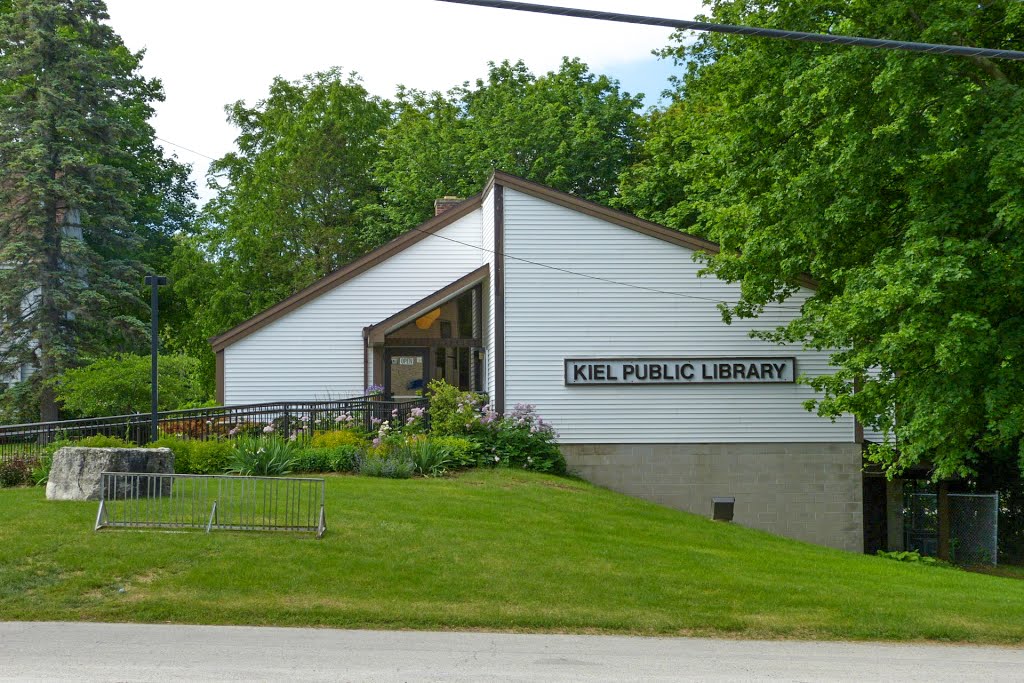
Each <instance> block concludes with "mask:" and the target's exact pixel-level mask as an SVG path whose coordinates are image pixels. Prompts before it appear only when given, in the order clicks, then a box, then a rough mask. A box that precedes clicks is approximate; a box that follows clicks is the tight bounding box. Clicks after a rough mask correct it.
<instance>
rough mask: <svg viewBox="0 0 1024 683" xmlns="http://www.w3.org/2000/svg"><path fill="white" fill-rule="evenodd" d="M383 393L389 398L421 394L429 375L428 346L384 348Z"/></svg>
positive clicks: (428, 380) (412, 396)
mask: <svg viewBox="0 0 1024 683" xmlns="http://www.w3.org/2000/svg"><path fill="white" fill-rule="evenodd" d="M384 369H385V372H384V395H385V396H387V397H389V398H396V399H401V398H415V397H417V396H422V395H423V391H424V390H425V389H426V388H427V384H428V383H429V382H430V380H431V379H432V378H431V376H430V349H429V348H385V350H384Z"/></svg>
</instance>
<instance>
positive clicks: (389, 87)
mask: <svg viewBox="0 0 1024 683" xmlns="http://www.w3.org/2000/svg"><path fill="white" fill-rule="evenodd" d="M538 4H552V5H561V6H565V7H583V8H589V9H599V10H613V11H619V12H628V13H631V14H648V15H655V16H662V17H672V18H677V19H692V18H693V17H694V16H696V15H697V14H698V13H699V12H700V11H701V3H700V0H677V1H673V0H630V1H629V2H626V0H558V1H555V0H551V1H549V2H545V3H538ZM107 7H108V9H109V12H110V19H111V24H112V25H113V27H114V29H115V30H116V31H117V32H118V33H119V34H120V35H121V37H122V38H123V39H124V41H125V43H126V44H127V46H128V47H129V48H131V49H133V50H139V49H142V48H145V49H146V56H145V59H144V60H143V72H144V73H145V74H146V75H147V76H150V77H154V76H155V77H158V78H160V79H161V80H162V81H163V84H164V90H165V93H166V95H167V100H166V102H164V103H162V104H159V105H157V116H156V118H155V119H154V121H153V123H154V125H155V127H156V131H157V135H158V136H159V137H160V138H163V139H164V140H169V141H171V142H173V143H176V144H175V145H171V144H167V143H166V142H161V143H160V144H162V145H164V147H165V148H166V149H167V150H168V151H169V152H174V153H177V155H178V157H179V158H180V159H181V160H182V161H185V162H187V163H191V164H192V165H193V167H194V173H193V176H194V177H195V179H196V181H197V185H198V186H199V191H200V196H201V197H202V198H203V199H206V198H209V196H210V193H209V192H208V191H206V190H205V189H204V181H203V177H204V176H205V172H206V167H207V164H208V163H209V160H208V159H206V158H204V156H201V155H209V156H211V157H219V156H221V155H223V154H224V153H226V152H228V151H230V150H231V149H233V146H234V138H235V134H236V133H235V130H234V129H233V128H232V127H231V126H229V125H228V124H227V123H226V122H225V120H224V105H225V104H227V103H229V102H234V101H236V100H240V99H244V100H246V101H247V102H249V103H255V102H256V101H257V100H259V99H261V98H262V97H263V96H264V95H265V94H266V92H267V88H268V87H269V85H270V81H271V80H272V79H273V78H274V77H275V76H283V77H285V78H287V79H290V80H291V79H296V78H300V77H302V76H303V75H305V74H308V73H312V72H315V71H323V70H325V69H328V68H330V67H334V66H337V67H342V68H343V69H345V70H346V71H356V72H358V73H359V74H360V75H361V76H362V78H363V80H364V83H365V85H366V87H367V89H368V90H369V91H370V92H372V93H374V94H376V95H380V96H382V97H391V96H393V95H394V92H395V86H396V85H398V84H403V85H406V86H409V87H412V88H418V89H421V90H447V89H448V88H450V87H452V86H455V85H458V84H461V83H462V82H463V81H467V80H469V81H472V80H474V79H476V78H478V77H480V76H482V75H484V73H485V72H486V68H487V62H488V61H500V60H502V59H510V60H513V61H514V60H516V59H523V60H524V61H525V62H526V63H527V65H528V66H529V67H530V69H531V70H533V71H534V73H543V72H545V71H548V70H550V69H553V68H556V67H557V66H558V64H559V62H560V61H561V59H562V57H563V56H569V57H579V58H581V59H582V60H583V61H585V62H586V63H587V64H589V65H590V68H591V69H592V70H593V71H595V72H597V73H604V74H607V75H609V76H612V77H614V78H618V79H619V80H620V81H621V83H622V86H623V88H624V89H625V90H628V91H629V92H631V93H637V92H643V93H645V94H646V95H647V100H646V101H647V102H648V103H649V104H653V103H655V102H657V100H658V96H659V94H660V91H661V90H663V89H664V88H665V87H666V85H667V82H666V81H667V77H668V75H669V74H670V73H671V72H672V66H671V64H670V63H668V62H665V61H661V60H658V59H656V58H655V57H653V56H652V55H651V50H654V49H658V48H661V47H664V46H665V45H667V44H668V38H669V35H670V34H671V32H670V31H669V30H666V29H662V28H656V27H646V26H631V25H627V24H616V23H609V22H600V21H588V20H584V19H568V18H562V17H553V16H545V15H540V14H530V13H521V12H509V11H503V10H493V9H486V8H478V7H466V6H460V5H452V4H448V3H444V2H437V1H436V0H370V1H369V2H345V1H344V0H334V1H333V2H327V1H325V0H290V1H288V2H281V1H280V0H276V1H275V2H265V1H264V0H203V1H199V0H141V1H140V0H107ZM184 148H188V150H186V149H184ZM189 150H192V151H189ZM195 152H198V153H199V154H196V153H195Z"/></svg>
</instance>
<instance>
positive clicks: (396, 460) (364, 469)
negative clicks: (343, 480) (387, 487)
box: [357, 449, 416, 479]
mask: <svg viewBox="0 0 1024 683" xmlns="http://www.w3.org/2000/svg"><path fill="white" fill-rule="evenodd" d="M357 471H358V473H359V474H360V475H362V476H364V477H383V478H385V479H408V478H409V477H411V476H412V475H413V474H415V472H416V465H415V464H414V463H413V461H412V460H409V459H408V458H407V457H405V456H403V455H402V454H401V453H387V454H384V453H379V452H377V451H375V450H374V449H367V450H365V451H363V452H362V453H361V454H360V456H359V464H358V470H357Z"/></svg>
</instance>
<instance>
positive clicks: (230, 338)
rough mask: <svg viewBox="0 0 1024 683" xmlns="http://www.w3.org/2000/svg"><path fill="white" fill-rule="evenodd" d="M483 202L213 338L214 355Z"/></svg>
mask: <svg viewBox="0 0 1024 683" xmlns="http://www.w3.org/2000/svg"><path fill="white" fill-rule="evenodd" d="M481 199H482V195H476V196H475V197H470V198H469V199H467V200H466V201H464V202H462V203H461V204H459V205H457V206H454V207H452V208H451V209H448V210H447V211H445V212H444V213H443V214H441V215H440V216H435V217H433V218H431V219H430V220H428V221H427V222H425V223H421V224H420V225H418V226H417V227H416V228H414V229H412V230H410V231H408V232H406V233H403V234H402V235H400V236H398V237H396V238H395V239H393V240H391V241H390V242H388V243H387V244H385V245H383V246H380V247H377V248H376V249H374V250H373V251H371V252H369V253H368V254H365V255H364V256H361V257H360V258H357V259H356V260H355V261H353V262H352V263H350V264H348V265H347V266H345V267H344V268H339V269H338V270H336V271H334V272H333V273H329V274H328V275H327V276H325V277H323V278H320V279H319V280H317V281H316V282H314V283H313V284H311V285H310V286H309V287H306V288H305V289H303V290H301V291H299V292H296V293H295V294H292V295H291V296H290V297H288V298H287V299H285V300H284V301H282V302H280V303H278V304H275V305H273V306H271V307H270V308H268V309H267V310H265V311H263V312H262V313H258V314H257V315H255V316H253V317H252V318H249V319H248V320H246V321H245V322H243V323H241V324H239V325H237V326H235V327H232V328H231V329H230V330H228V331H227V332H224V333H223V334H219V335H217V336H216V337H211V338H210V344H211V345H212V346H213V350H214V352H217V351H220V350H222V349H223V348H225V347H227V346H230V345H231V344H234V343H235V342H237V341H239V340H240V339H243V338H245V337H247V336H249V335H250V334H252V333H253V332H255V331H256V330H258V329H260V328H262V327H266V326H267V325H269V324H270V323H272V322H274V321H275V320H277V319H278V318H282V317H284V316H285V315H287V314H288V313H290V312H292V311H294V310H295V309H296V308H299V307H300V306H302V305H303V304H305V303H308V302H309V301H311V300H313V299H315V298H317V297H319V296H320V295H321V294H325V293H327V292H329V291H331V290H332V289H334V288H335V287H337V286H339V285H341V284H343V283H345V282H347V281H348V280H351V279H352V278H354V277H355V276H356V275H359V274H360V273H362V272H364V271H367V270H369V269H370V268H373V267H374V266H375V265H377V264H378V263H380V262H381V261H385V260H387V259H389V258H391V257H392V256H394V255H395V254H397V253H399V252H401V251H403V250H405V249H408V248H409V247H411V246H412V245H414V244H416V243H417V242H419V241H421V240H424V239H426V238H427V237H430V236H431V235H432V234H434V233H435V232H437V231H438V230H440V229H441V228H444V227H445V226H448V225H451V224H452V223H454V222H455V221H457V220H459V219H460V218H462V217H463V216H465V215H467V214H469V213H472V212H473V211H475V210H476V209H478V208H480V205H481Z"/></svg>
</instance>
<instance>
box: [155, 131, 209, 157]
mask: <svg viewBox="0 0 1024 683" xmlns="http://www.w3.org/2000/svg"><path fill="white" fill-rule="evenodd" d="M153 137H154V138H155V139H157V140H159V141H160V142H165V143H167V144H168V145H170V146H172V147H177V148H178V149H183V150H185V151H186V152H190V153H192V154H195V155H196V156H200V157H203V158H204V159H209V160H210V161H217V160H216V159H214V158H213V157H211V156H210V155H208V154H203V153H202V152H197V151H195V150H194V149H189V148H188V147H186V146H184V145H179V144H178V143H177V142H171V141H170V140H164V139H163V138H162V137H160V136H159V135H154V136H153Z"/></svg>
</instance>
